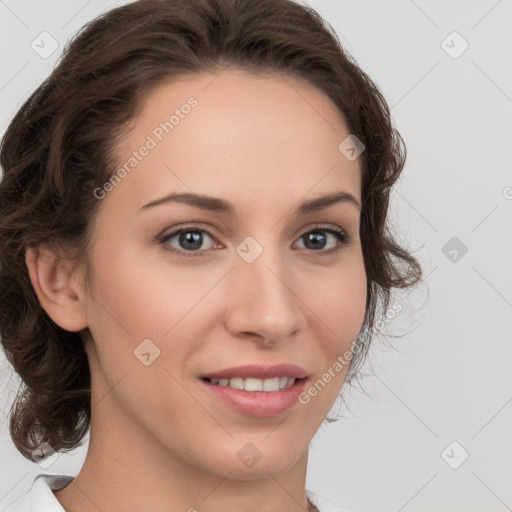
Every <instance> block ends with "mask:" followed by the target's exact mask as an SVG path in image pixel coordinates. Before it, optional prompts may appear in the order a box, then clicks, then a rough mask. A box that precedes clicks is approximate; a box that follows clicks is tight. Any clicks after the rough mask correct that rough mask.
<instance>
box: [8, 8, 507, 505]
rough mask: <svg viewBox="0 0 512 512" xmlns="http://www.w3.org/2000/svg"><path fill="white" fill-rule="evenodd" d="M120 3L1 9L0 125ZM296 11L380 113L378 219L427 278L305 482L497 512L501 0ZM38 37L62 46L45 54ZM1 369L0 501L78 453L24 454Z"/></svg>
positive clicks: (503, 103)
mask: <svg viewBox="0 0 512 512" xmlns="http://www.w3.org/2000/svg"><path fill="white" fill-rule="evenodd" d="M121 3H127V2H109V1H106V0H89V1H86V0H80V1H78V0H73V1H64V0H61V1H56V0H52V1H49V0H46V1H45V2H41V1H39V0H32V1H29V0H18V1H14V0H0V49H1V52H2V53H1V59H2V61H1V62H2V66H1V75H0V133H3V132H4V130H5V128H6V126H7V122H8V120H9V119H10V118H11V116H12V115H13V114H14V113H15V111H16V110H17V109H18V108H19V106H20V105H21V103H22V101H23V100H24V99H25V98H26V97H27V96H28V95H29V94H30V93H31V92H32V91H33V90H34V89H35V87H36V86H37V85H39V83H40V82H41V81H42V80H43V79H44V78H45V77H46V76H47V75H48V74H49V73H50V72H51V70H52V68H53V66H54V64H55V62H56V60H57V58H58V57H59V55H60V52H61V51H62V47H63V45H64V43H65V42H66V41H67V40H68V39H69V37H70V36H71V35H73V34H74V33H75V32H76V31H77V30H78V29H79V28H80V27H82V26H83V25H84V24H85V23H86V22H87V21H89V20H90V19H92V18H94V17H95V16H97V15H98V14H100V13H101V12H103V11H105V10H107V9H109V8H111V7H112V6H114V5H120V4H121ZM308 3H309V4H310V5H312V6H313V7H314V8H315V9H317V10H318V11H319V12H320V14H322V15H323V16H324V17H325V18H326V19H327V21H328V22H329V23H330V24H331V25H332V26H333V27H334V28H335V30H336V31H337V33H338V35H339V37H340V39H341V42H342V44H343V45H344V46H345V48H346V49H347V50H348V51H349V52H350V53H351V54H352V55H353V56H354V57H355V59H356V60H357V61H358V63H359V65H360V66H361V67H362V68H363V70H364V71H366V72H367V73H368V74H369V75H370V77H372V78H373V80H374V81H375V82H376V83H377V84H378V85H379V87H380V88H381V90H382V91H383V93H384V95H385V97H386V98H387V100H388V102H389V105H390V107H391V108H392V115H393V119H394V121H395V123H396V126H397V127H398V129H399V131H400V132H401V134H402V136H403V137H404V139H405V142H406V144H407V148H408V161H407V165H406V168H405V170H404V174H403V178H402V179H401V181H400V182H399V186H398V187H397V189H396V190H395V192H394V194H393V197H392V213H391V217H392V220H393V222H394V224H395V225H396V227H397V230H398V232H399V233H400V238H401V239H402V240H403V241H404V242H405V243H406V244H407V245H408V246H409V247H410V248H412V249H413V250H414V252H415V254H416V256H418V258H420V261H421V262H422V264H423V266H424V270H425V275H426V276H427V278H426V281H425V286H424V287H423V288H421V289H419V290H418V292H417V293H416V294H415V295H413V296H409V297H405V298H401V297H399V298H398V299H395V300H397V301H399V303H400V305H401V306H403V309H402V311H401V312H399V313H398V314H397V315H396V317H395V318H394V319H393V322H391V323H387V325H388V326H391V328H392V332H397V333H399V332H404V331H409V333H408V334H406V335H405V336H404V337H403V338H402V339H400V340H396V341H392V342H390V345H393V346H394V347H395V348H396V350H392V349H391V348H389V347H388V346H387V345H385V344H383V343H376V344H375V346H374V348H373V350H372V352H371V360H370V361H371V362H372V363H373V364H372V366H371V368H372V371H373V372H374V375H373V376H372V375H370V376H369V377H367V378H366V379H365V380H364V381H363V382H362V384H363V388H364V390H365V393H363V392H362V391H360V390H358V389H357V388H356V389H354V390H352V391H351V392H350V393H349V394H348V395H347V400H348V408H347V407H343V409H342V413H343V415H344V419H342V420H340V421H338V422H336V423H334V424H331V425H326V426H325V427H323V428H322V429H321V430H320V431H319V433H318V435H317V436H316V437H315V439H314V440H313V443H312V445H311V451H310V468H309V473H308V482H307V483H308V485H307V487H308V488H310V489H312V490H314V491H316V492H318V493H319V494H322V495H324V496H325V497H327V498H329V499H330V500H331V501H333V502H335V503H337V504H339V505H340V506H343V507H346V508H348V509H350V510H352V511H353V512H363V511H364V512H367V511H368V512H369V511H375V512H376V511H379V512H384V511H396V512H401V511H402V510H403V511H405V512H413V511H417V512H420V511H429V512H430V511H433V510H435V511H437V512H441V511H458V512H460V511H462V510H464V511H468V512H469V511H485V512H501V511H506V510H512V486H511V485H510V482H511V481H512V441H511V439H512V436H511V432H512V429H511V426H512V372H511V371H510V362H511V361H512V343H511V341H512V339H511V333H512V266H511V263H510V262H511V261H512V236H511V233H512V215H511V214H512V173H511V169H512V162H511V160H512V155H511V151H510V148H511V146H512V144H511V143H512V58H511V57H512V1H511V0H500V1H496V0H489V1H465V2H462V1H453V0H451V1H441V0H437V1H429V2H427V1H425V0H423V1H420V0H416V1H413V0H388V1H386V2H379V1H377V0H372V1H369V0H368V1H362V0H350V1H345V0H342V1H341V0H340V1H337V0H310V1H309V2H308ZM43 31H47V32H48V33H50V34H51V36H52V37H53V38H54V39H55V40H56V41H57V42H58V45H59V47H58V49H57V50H56V51H55V53H53V54H52V55H51V56H49V57H48V58H46V59H45V58H42V57H40V56H39V55H38V54H37V53H36V52H35V51H34V50H33V49H32V48H31V43H32V41H34V40H36V42H37V41H40V39H38V37H40V36H39V35H40V34H41V32H43ZM454 31H456V32H458V33H459V35H457V34H453V32H454ZM443 41H444V42H443ZM464 41H466V42H467V44H468V45H469V46H468V48H467V49H466V50H465V51H464V52H463V53H461V54H460V55H459V53H460V52H461V50H462V49H463V48H464V46H465V42H464ZM46 48H48V46H46ZM450 54H451V55H450ZM453 237H456V238H457V240H456V241H455V242H452V243H455V244H456V245H455V246H453V247H452V246H450V245H449V246H447V247H446V244H447V243H448V242H449V241H450V240H451V239H452V238H453ZM457 244H458V245H457ZM461 244H464V245H465V246H466V247H467V249H468V250H467V253H466V254H464V255H462V252H461V251H460V247H461ZM453 250H456V251H457V253H455V252H453ZM443 251H444V252H443ZM445 253H446V254H447V255H445ZM455 257H456V260H455V261H453V259H454V258H455ZM425 301H428V302H427V303H426V305H425ZM0 364H1V366H0V368H1V374H0V377H1V383H0V384H1V396H0V415H1V417H0V508H2V507H5V506H6V505H8V504H9V503H11V502H12V501H14V500H15V499H16V498H17V497H19V496H21V495H22V494H23V493H25V492H26V491H27V490H28V489H29V488H30V486H31V484H32V481H33V477H34V476H35V475H36V474H38V473H42V472H43V473H59V472H63V473H67V474H76V473H77V472H78V470H79V469H80V466H81V464H82V462H83V459H84V457H85V453H86V447H83V448H81V449H78V450H76V451H75V452H73V454H70V455H66V456H64V455H61V456H60V457H59V458H58V459H57V460H56V461H55V462H54V463H53V465H52V466H50V467H49V468H47V469H44V468H41V467H40V466H38V465H37V464H36V463H31V462H29V461H27V460H26V459H24V458H23V457H22V456H21V455H20V454H19V453H18V452H17V451H16V449H15V448H14V445H13V444H12V442H11V440H10V437H9V433H8V426H7V418H6V414H7V412H8V409H9V407H10V405H11V401H12V399H13V396H14V395H13V393H14V391H15V390H16V388H17V384H18V380H17V377H16V376H15V375H12V373H11V370H10V367H9V366H8V365H7V363H6V362H5V360H4V359H3V357H2V358H1V359H0ZM453 442H456V443H457V444H456V445H453V444H451V443H453ZM447 447H448V449H446V448H447ZM445 449H446V450H445ZM465 453H467V454H468V458H467V460H465V461H464V462H463V463H462V464H460V463H461V461H462V460H463V456H464V455H465ZM448 463H450V464H451V465H452V466H454V467H457V466H458V467H457V468H456V469H454V468H453V467H451V466H450V465H449V464H448Z"/></svg>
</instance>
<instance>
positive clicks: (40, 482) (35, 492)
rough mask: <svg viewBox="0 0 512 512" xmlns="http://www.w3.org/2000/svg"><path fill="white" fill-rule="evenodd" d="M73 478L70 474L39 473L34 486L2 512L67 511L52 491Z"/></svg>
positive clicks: (63, 485)
mask: <svg viewBox="0 0 512 512" xmlns="http://www.w3.org/2000/svg"><path fill="white" fill-rule="evenodd" d="M72 480H73V477H72V476H69V475H45V474H40V475H37V476H36V477H35V479H34V482H33V483H32V487H31V488H30V490H29V491H27V492H26V493H25V494H23V495H22V496H20V497H19V498H18V499H17V500H16V501H15V502H13V503H11V504H10V505H9V506H8V507H7V508H6V509H4V510H3V511H2V512H66V511H65V510H64V509H63V508H62V505H61V504H60V503H59V501H58V500H57V498H56V497H55V495H54V494H53V492H52V491H54V490H58V489H62V488H63V487H66V485H69V484H70V483H71V482H72Z"/></svg>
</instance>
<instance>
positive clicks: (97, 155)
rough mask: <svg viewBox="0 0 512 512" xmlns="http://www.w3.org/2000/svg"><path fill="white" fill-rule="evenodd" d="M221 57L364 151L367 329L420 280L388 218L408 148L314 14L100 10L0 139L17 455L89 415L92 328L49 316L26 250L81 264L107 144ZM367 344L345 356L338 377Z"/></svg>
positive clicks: (268, 9)
mask: <svg viewBox="0 0 512 512" xmlns="http://www.w3.org/2000/svg"><path fill="white" fill-rule="evenodd" d="M228 65H229V66H232V67H235V68H239V69H243V70H247V71H251V72H255V73H270V74H271V75H276V74H278V75H279V76H282V77H285V78H287V77H291V78H300V79H305V80H306V81H307V82H309V83H310V84H312V85H314V86H315V87H317V88H318V89H319V90H321V91H323V92H324V93H325V94H326V95H327V96H328V97H329V98H330V99H331V100H332V101H333V102H334V104H335V105H336V106H337V107H338V108H339V110H340V112H341V113H342V115H343V117H344V119H345V121H346V123H347V126H348V128H349V130H350V133H352V134H354V135H355V136H356V137H357V138H358V139H360V140H361V141H362V142H363V143H364V145H365V146H366V148H365V151H364V152H363V153H362V155H361V157H360V162H361V167H362V211H361V223H360V236H361V241H362V249H363V258H364V264H365V269H366V274H367V278H368V289H367V304H366V313H365V319H364V324H363V327H364V329H365V330H366V331H367V332H372V328H373V325H374V322H375V316H376V312H377V311H379V310H382V311H384V312H385V311H386V310H387V308H388V305H389V299H390V294H391V292H392V289H393V288H409V287H412V286H413V285H414V284H416V283H418V282H419V281H421V277H422V272H421V266H420V264H419V263H418V261H417V260H416V259H415V258H414V257H413V256H412V254H411V253H409V252H408V251H407V250H406V249H405V248H403V247H401V246H400V245H399V244H398V243H397V242H396V240H395V239H394V238H393V236H392V234H391V232H390V229H389V226H388V223H387V220H386V219H387V213H388V205H389V197H390V190H391V188H392V186H393V184H394V183H395V182H396V181H397V179H398V178H399V175H400V173H401V172H402V169H403V166H404V164H405V158H406V148H405V144H404V142H403V139H402V138H401V136H400V135H399V133H398V132H397V131H396V129H395V128H394V127H393V125H392V122H391V116H390V111H389V107H388V105H387V103H386V101H385V100H384V98H383V96H382V94H381V92H380V91H379V88H378V87H377V86H376V84H374V83H373V82H372V80H371V79H370V78H369V77H368V76H367V75H366V74H365V73H364V72H363V71H362V70H361V69H360V68H359V67H358V65H357V64H356V62H355V61H354V59H353V58H352V57H351V56H350V55H349V54H348V53H347V52H346V51H345V50H344V49H343V48H342V47H341V45H340V42H339V39H338V37H337V35H336V33H335V31H334V30H333V29H332V27H331V26H330V25H329V24H328V23H327V22H325V21H324V20H323V19H322V18H321V17H320V15H319V14H318V13H317V12H316V11H315V10H313V9H312V8H310V7H308V6H305V5H300V4H298V3H295V2H294V1H292V0H258V1H254V0H139V1H135V2H133V3H131V4H127V5H124V6H121V7H118V8H115V9H113V10H111V11H109V12H106V13H105V14H103V15H101V16H99V17H98V18H96V19H94V20H92V21H91V22H89V23H88V24H86V25H85V26H84V27H83V28H82V29H81V30H80V32H79V33H78V34H77V35H76V36H75V37H74V38H73V39H72V40H71V41H70V42H69V43H68V44H67V45H66V47H65V48H64V52H63V55H62V57H61V60H60V61H59V63H58V65H57V66H56V67H55V69H54V71H53V72H52V73H51V75H50V76H49V77H48V78H47V79H46V80H44V82H43V83H42V84H41V85H40V86H39V87H38V88H37V90H36V91H35V92H34V93H33V94H32V95H31V96H30V97H29V98H28V99H27V100H26V101H25V102H24V104H23V105H22V106H21V108H20V109H19V111H18V112H17V113H16V115H15V116H14V118H13V119H12V121H11V122H10V124H9V126H8V128H7V131H6V133H5V135H4V137H3V139H2V142H1V147H0V151H1V155H0V157H1V160H0V163H1V166H2V168H3V178H2V181H1V183H0V303H1V305H2V306H1V311H0V336H1V342H2V345H3V349H4V351H5V354H6V357H7V359H8V361H9V362H10V363H11V364H12V367H13V368H14V370H15V371H16V372H17V374H18V375H19V376H20V378H21V380H22V383H21V386H20V389H19V390H18V395H17V397H16V400H15V401H14V403H13V405H12V408H11V411H10V423H9V428H10V434H11V437H12V439H13V442H14V444H15V446H16V447H17V449H18V450H19V451H20V452H21V453H22V454H23V455H24V456H25V457H26V458H28V459H31V458H32V451H33V450H34V449H35V448H36V447H37V446H38V445H40V444H41V443H43V442H47V443H49V444H50V445H51V446H52V447H53V448H54V449H55V450H57V451H62V452H67V451H71V450H73V449H74V448H76V447H77V446H80V444H82V439H83V437H84V436H85V434H86V433H87V431H88V428H89V424H90V419H91V403H90V399H91V394H90V371H89V365H88V359H87V356H86V353H85V350H84V337H85V336H86V335H87V336H88V335H90V332H89V330H88V329H84V331H81V332H68V331H66V330H63V329H62V328H60V327H59V326H58V325H56V324H55V323H54V322H53V321H52V320H51V319H50V317H49V316H48V315H47V314H46V312H45V311H44V309H43V308H42V307H41V305H40V303H39V301H38V298H37V296H36V294H35V291H34V289H33V287H32V284H31V281H30V278H29V274H28V270H27V266H26V263H25V252H26V249H27V248H28V247H35V246H38V245H40V244H47V245H49V246H50V247H52V248H54V249H55V250H60V251H62V253H63V254H66V255H67V256H68V257H72V258H76V261H77V263H82V264H84V265H85V268H88V267H87V262H88V251H89V243H90V239H91V238H90V235H91V232H90V229H91V228H90V227H91V224H92V223H91V220H92V219H93V218H94V215H95V213H96V212H97V209H98V206H99V204H100V201H99V200H98V199H96V197H95V195H94V194H93V191H94V190H95V189H96V188H97V187H102V185H103V184H104V183H106V182H107V181H108V179H109V178H110V177H111V176H112V175H113V174H114V172H115V170H116V169H117V165H118V164H119V162H118V161H117V159H116V144H117V143H118V141H119V140H120V138H121V137H122V135H123V134H124V133H125V131H126V128H127V126H129V123H130V121H132V120H133V119H134V118H135V116H136V114H137V113H138V111H139V110H140V108H141V105H142V100H143V99H144V98H145V97H146V95H147V94H148V93H149V92H150V91H151V90H152V88H154V87H155V86H157V85H159V84H161V83H162V82H164V81H165V82H169V81H172V80H173V79H174V78H178V77H180V76H184V75H190V74H196V73H200V72H204V71H213V72H221V71H222V70H223V69H224V68H225V67H226V66H228ZM340 142H341V141H340ZM367 348H368V343H365V344H364V348H363V349H362V350H360V349H359V350H355V351H354V357H353V359H352V361H351V367H350V372H349V374H347V378H346V382H348V381H350V379H351V378H352V377H353V376H354V375H355V373H356V368H357V367H358V365H359V364H360V363H361V361H362V360H363V359H364V357H365V355H366V352H367Z"/></svg>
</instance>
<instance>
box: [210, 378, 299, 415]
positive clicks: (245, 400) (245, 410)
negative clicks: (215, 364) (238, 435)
mask: <svg viewBox="0 0 512 512" xmlns="http://www.w3.org/2000/svg"><path fill="white" fill-rule="evenodd" d="M201 382H202V383H203V384H205V385H206V386H207V387H208V389H209V390H210V391H211V392H212V393H213V394H214V395H215V396H216V397H218V398H220V399H221V400H222V401H223V402H224V403H225V404H227V405H229V406H230V407H232V408H233V409H235V410H236V411H238V412H240V413H242V414H246V415H248V416H261V417H267V416H276V415H277V414H280V413H282V412H284V411H286V410H288V409H289V408H290V407H292V406H293V405H294V404H295V403H296V402H297V401H298V397H299V395H300V394H301V393H302V391H303V389H304V386H305V384H306V379H300V380H296V381H295V383H294V384H293V385H292V386H290V387H289V388H286V389H280V390H279V391H245V390H244V389H234V388H231V387H229V386H219V385H217V384H212V383H211V382H207V381H204V380H201Z"/></svg>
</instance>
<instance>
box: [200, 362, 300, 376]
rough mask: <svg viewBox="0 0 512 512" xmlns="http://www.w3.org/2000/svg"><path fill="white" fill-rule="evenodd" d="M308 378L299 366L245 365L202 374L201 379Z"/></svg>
mask: <svg viewBox="0 0 512 512" xmlns="http://www.w3.org/2000/svg"><path fill="white" fill-rule="evenodd" d="M307 376H308V372H307V371H306V370H305V369H304V368H302V367H301V366H297V365H294V364H276V365H271V366H268V365H263V364H247V365H244V366H235V367H232V368H226V369H225V370H220V371H218V372H213V373H208V374H204V375H202V376H201V377H202V378H209V379H233V378H235V377H242V378H251V377H252V378H255V379H272V378H274V377H294V378H296V379H302V378H305V377H307Z"/></svg>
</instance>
